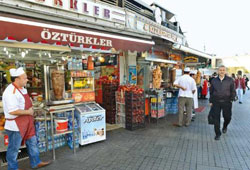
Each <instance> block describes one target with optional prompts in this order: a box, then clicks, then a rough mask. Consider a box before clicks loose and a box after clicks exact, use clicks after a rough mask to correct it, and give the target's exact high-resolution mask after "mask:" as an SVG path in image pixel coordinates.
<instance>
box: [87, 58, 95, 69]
mask: <svg viewBox="0 0 250 170" xmlns="http://www.w3.org/2000/svg"><path fill="white" fill-rule="evenodd" d="M88 70H94V62H93V57H92V56H88Z"/></svg>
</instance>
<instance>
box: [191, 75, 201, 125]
mask: <svg viewBox="0 0 250 170" xmlns="http://www.w3.org/2000/svg"><path fill="white" fill-rule="evenodd" d="M196 76H197V70H192V71H190V77H192V78H193V79H194V81H195V80H196ZM195 84H196V82H195ZM193 100H194V101H193V103H194V104H193V112H192V116H191V117H192V119H191V120H192V121H194V119H195V109H198V107H199V104H198V87H197V84H196V91H195V93H194V94H193Z"/></svg>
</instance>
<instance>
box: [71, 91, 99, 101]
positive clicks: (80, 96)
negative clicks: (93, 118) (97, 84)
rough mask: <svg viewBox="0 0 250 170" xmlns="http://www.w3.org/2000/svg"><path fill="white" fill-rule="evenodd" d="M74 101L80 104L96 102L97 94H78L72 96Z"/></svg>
mask: <svg viewBox="0 0 250 170" xmlns="http://www.w3.org/2000/svg"><path fill="white" fill-rule="evenodd" d="M72 99H74V100H75V102H76V103H78V102H92V101H95V92H76V93H73V94H72Z"/></svg>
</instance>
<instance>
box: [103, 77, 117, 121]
mask: <svg viewBox="0 0 250 170" xmlns="http://www.w3.org/2000/svg"><path fill="white" fill-rule="evenodd" d="M117 89H118V83H106V82H105V83H103V84H102V92H103V105H102V106H103V107H104V108H105V110H106V122H107V123H109V124H115V123H116V120H115V117H116V100H115V92H116V91H117Z"/></svg>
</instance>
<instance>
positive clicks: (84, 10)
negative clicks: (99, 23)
mask: <svg viewBox="0 0 250 170" xmlns="http://www.w3.org/2000/svg"><path fill="white" fill-rule="evenodd" d="M83 12H85V13H89V11H88V4H87V3H83Z"/></svg>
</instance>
